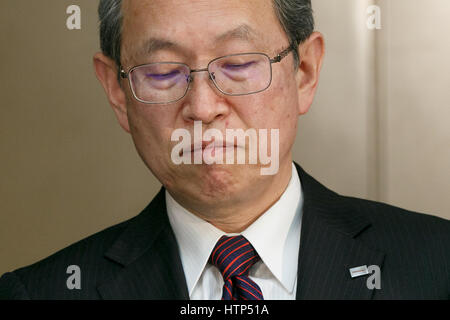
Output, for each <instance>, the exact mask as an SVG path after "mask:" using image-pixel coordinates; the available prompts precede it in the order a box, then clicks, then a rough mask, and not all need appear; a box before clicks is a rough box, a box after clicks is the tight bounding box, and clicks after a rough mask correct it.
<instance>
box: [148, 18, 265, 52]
mask: <svg viewBox="0 0 450 320" xmlns="http://www.w3.org/2000/svg"><path fill="white" fill-rule="evenodd" d="M257 35H258V33H257V32H256V31H255V30H254V29H253V28H252V27H250V26H249V25H247V24H241V25H239V26H238V27H236V28H234V29H231V30H229V31H226V32H224V33H222V34H220V35H218V36H216V37H215V38H214V40H215V41H216V42H226V41H230V40H243V41H252V40H254V39H255V38H256V37H257ZM166 49H171V50H180V51H183V48H182V46H181V45H179V44H177V43H175V42H172V41H170V40H166V39H162V38H153V37H152V38H149V39H148V40H147V41H145V42H144V45H143V46H142V50H141V51H140V52H141V53H144V54H146V55H151V54H152V53H154V52H156V51H159V50H166Z"/></svg>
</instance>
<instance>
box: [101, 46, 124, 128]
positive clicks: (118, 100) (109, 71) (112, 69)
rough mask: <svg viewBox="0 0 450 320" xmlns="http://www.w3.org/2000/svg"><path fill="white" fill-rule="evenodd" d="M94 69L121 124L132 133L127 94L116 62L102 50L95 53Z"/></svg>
mask: <svg viewBox="0 0 450 320" xmlns="http://www.w3.org/2000/svg"><path fill="white" fill-rule="evenodd" d="M94 70H95V75H96V76H97V79H98V80H99V81H100V83H101V85H102V86H103V89H104V90H105V93H106V96H107V98H108V101H109V104H110V105H111V107H112V109H113V110H114V113H115V114H116V117H117V120H118V122H119V124H120V126H121V127H122V128H123V129H124V130H125V131H126V132H128V133H130V127H129V124H128V115H127V105H126V96H125V92H124V90H123V89H122V87H121V86H120V83H119V81H118V80H117V67H116V64H115V62H114V61H113V60H112V59H110V58H109V57H107V56H105V55H104V54H103V53H101V52H99V53H96V54H95V55H94Z"/></svg>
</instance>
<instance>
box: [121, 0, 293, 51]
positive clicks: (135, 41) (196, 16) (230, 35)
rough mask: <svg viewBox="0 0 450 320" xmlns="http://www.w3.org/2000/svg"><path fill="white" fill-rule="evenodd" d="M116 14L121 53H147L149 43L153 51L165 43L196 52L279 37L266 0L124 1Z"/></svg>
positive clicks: (276, 23)
mask: <svg viewBox="0 0 450 320" xmlns="http://www.w3.org/2000/svg"><path fill="white" fill-rule="evenodd" d="M122 12H123V29H122V47H123V49H124V50H125V51H128V52H132V51H133V49H137V48H147V47H148V44H149V39H152V41H150V43H151V44H152V45H156V47H157V48H158V46H161V45H163V46H164V45H167V43H171V44H174V45H176V46H179V47H183V48H185V49H187V50H190V49H192V50H193V49H195V50H200V49H207V48H212V47H214V46H216V45H217V43H220V42H226V41H229V40H241V41H254V42H259V43H273V41H274V39H278V40H280V38H283V36H285V34H284V32H283V29H282V27H281V25H280V23H279V21H278V19H277V17H276V14H275V11H274V8H273V6H272V0H247V1H242V0H170V1H168V0H124V1H123V5H122ZM280 35H282V36H281V37H280ZM286 39H287V37H286ZM154 40H162V41H156V42H155V41H154ZM278 42H279V41H278ZM283 43H284V42H283Z"/></svg>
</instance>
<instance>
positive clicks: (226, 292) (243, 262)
mask: <svg viewBox="0 0 450 320" xmlns="http://www.w3.org/2000/svg"><path fill="white" fill-rule="evenodd" d="M259 259H260V258H259V255H258V253H257V252H256V250H255V249H254V248H253V247H252V245H251V244H250V242H249V241H248V240H247V239H245V238H244V237H243V236H233V237H227V236H222V237H221V238H220V239H219V241H217V244H216V246H215V247H214V249H213V251H212V253H211V256H210V257H209V260H208V262H209V263H211V264H213V265H215V266H216V267H218V268H219V270H220V273H221V274H222V277H223V281H224V285H223V292H222V300H241V299H243V300H263V299H264V298H263V295H262V293H261V289H260V288H259V286H258V285H257V284H256V283H255V282H254V281H253V280H251V279H250V278H249V277H248V273H249V269H250V267H251V266H252V265H253V264H255V263H256V262H257V261H258V260H259Z"/></svg>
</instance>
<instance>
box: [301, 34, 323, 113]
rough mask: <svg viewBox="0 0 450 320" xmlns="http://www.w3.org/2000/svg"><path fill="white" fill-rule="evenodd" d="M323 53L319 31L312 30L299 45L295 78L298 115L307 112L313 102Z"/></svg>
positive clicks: (321, 37)
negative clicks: (298, 59)
mask: <svg viewBox="0 0 450 320" xmlns="http://www.w3.org/2000/svg"><path fill="white" fill-rule="evenodd" d="M324 54H325V44H324V39H323V36H322V34H321V33H319V32H313V33H312V34H311V35H310V36H309V38H308V39H307V40H305V42H303V43H302V44H301V45H299V55H300V65H299V69H298V72H297V74H296V79H297V85H298V90H299V95H298V96H299V104H298V105H299V109H298V112H299V114H300V115H302V114H305V113H306V112H308V110H309V107H310V106H311V104H312V102H313V99H314V95H315V93H316V88H317V84H318V82H319V74H320V69H321V68H322V62H323V56H324Z"/></svg>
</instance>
